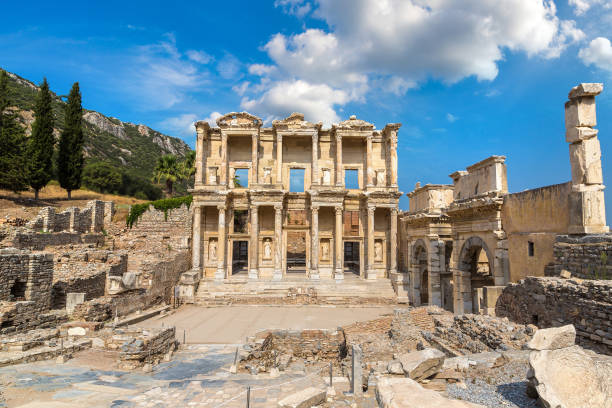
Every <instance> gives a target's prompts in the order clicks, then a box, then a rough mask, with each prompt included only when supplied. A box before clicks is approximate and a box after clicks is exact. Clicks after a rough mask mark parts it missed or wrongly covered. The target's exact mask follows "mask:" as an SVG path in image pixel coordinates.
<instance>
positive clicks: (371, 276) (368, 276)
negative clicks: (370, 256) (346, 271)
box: [366, 269, 377, 280]
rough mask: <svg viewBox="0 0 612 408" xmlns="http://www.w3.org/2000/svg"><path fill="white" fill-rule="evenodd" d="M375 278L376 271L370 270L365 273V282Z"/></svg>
mask: <svg viewBox="0 0 612 408" xmlns="http://www.w3.org/2000/svg"><path fill="white" fill-rule="evenodd" d="M376 278H377V276H376V271H375V270H372V269H370V270H369V271H367V273H366V279H367V280H376Z"/></svg>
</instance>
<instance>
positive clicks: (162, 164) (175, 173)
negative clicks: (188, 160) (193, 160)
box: [153, 154, 183, 196]
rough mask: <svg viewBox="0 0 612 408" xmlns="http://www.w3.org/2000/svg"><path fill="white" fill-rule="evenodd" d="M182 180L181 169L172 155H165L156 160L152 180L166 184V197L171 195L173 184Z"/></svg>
mask: <svg viewBox="0 0 612 408" xmlns="http://www.w3.org/2000/svg"><path fill="white" fill-rule="evenodd" d="M182 178H183V175H182V172H181V167H180V165H179V163H178V160H177V159H176V156H175V155H173V154H166V155H164V156H162V157H160V158H159V159H157V165H156V166H155V170H154V175H153V180H155V182H156V183H160V182H161V181H162V180H163V181H164V182H165V183H166V190H167V192H168V195H169V196H171V195H172V188H173V186H174V183H176V182H177V181H178V180H181V179H182Z"/></svg>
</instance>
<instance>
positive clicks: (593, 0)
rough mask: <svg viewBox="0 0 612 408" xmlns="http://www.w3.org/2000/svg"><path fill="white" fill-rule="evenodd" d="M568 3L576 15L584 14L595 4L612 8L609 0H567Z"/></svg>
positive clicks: (611, 2)
mask: <svg viewBox="0 0 612 408" xmlns="http://www.w3.org/2000/svg"><path fill="white" fill-rule="evenodd" d="M568 3H569V5H570V6H573V7H574V14H576V15H577V16H581V15H584V14H585V13H586V12H587V11H589V10H590V9H591V8H594V7H596V6H602V7H603V8H604V9H610V8H612V1H610V0H569V1H568Z"/></svg>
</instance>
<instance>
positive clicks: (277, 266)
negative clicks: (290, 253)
mask: <svg viewBox="0 0 612 408" xmlns="http://www.w3.org/2000/svg"><path fill="white" fill-rule="evenodd" d="M282 250H283V205H282V204H276V205H274V275H273V277H272V279H273V280H281V279H282V278H283V258H282Z"/></svg>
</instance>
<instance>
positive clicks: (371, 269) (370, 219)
mask: <svg viewBox="0 0 612 408" xmlns="http://www.w3.org/2000/svg"><path fill="white" fill-rule="evenodd" d="M375 210H376V207H373V206H368V269H367V272H366V273H367V279H376V272H375V271H374V211H375Z"/></svg>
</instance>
